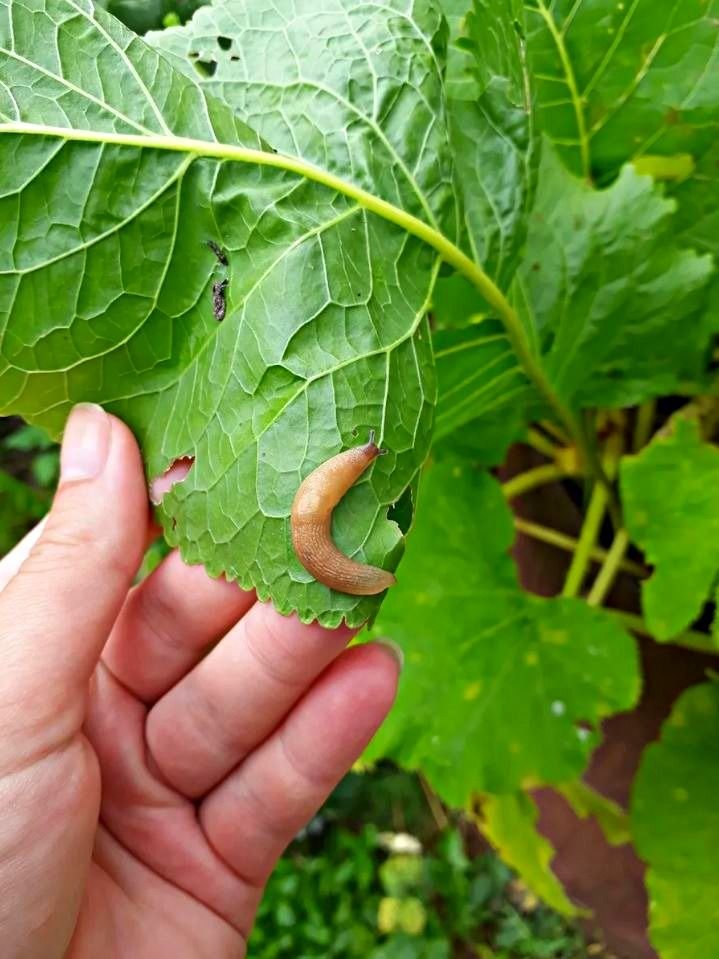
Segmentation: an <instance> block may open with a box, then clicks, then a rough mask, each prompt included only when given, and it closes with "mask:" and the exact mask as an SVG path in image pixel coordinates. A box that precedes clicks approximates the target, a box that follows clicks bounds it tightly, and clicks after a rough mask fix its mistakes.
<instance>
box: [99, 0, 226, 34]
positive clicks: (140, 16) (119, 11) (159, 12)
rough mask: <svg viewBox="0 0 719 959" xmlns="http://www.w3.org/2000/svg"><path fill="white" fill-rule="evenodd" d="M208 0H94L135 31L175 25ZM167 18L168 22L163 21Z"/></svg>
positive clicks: (142, 31) (139, 31)
mask: <svg viewBox="0 0 719 959" xmlns="http://www.w3.org/2000/svg"><path fill="white" fill-rule="evenodd" d="M207 2H208V0H94V3H95V5H96V6H98V7H102V8H103V9H104V10H107V11H108V12H109V13H111V14H112V15H113V16H114V17H117V19H118V20H122V22H123V23H124V24H126V25H127V26H128V27H129V28H130V29H131V30H134V31H135V32H136V33H146V32H147V31H148V30H155V29H157V28H158V27H160V26H168V25H170V24H172V25H175V24H176V23H180V22H182V21H183V20H186V19H187V18H188V17H189V16H191V15H192V14H193V13H194V12H195V10H197V8H198V7H200V6H202V5H203V4H204V3H207ZM167 20H169V23H165V21H167Z"/></svg>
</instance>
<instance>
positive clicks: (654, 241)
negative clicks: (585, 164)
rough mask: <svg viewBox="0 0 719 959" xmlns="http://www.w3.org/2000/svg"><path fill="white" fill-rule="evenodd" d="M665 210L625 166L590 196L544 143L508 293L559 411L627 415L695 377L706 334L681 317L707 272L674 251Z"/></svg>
mask: <svg viewBox="0 0 719 959" xmlns="http://www.w3.org/2000/svg"><path fill="white" fill-rule="evenodd" d="M558 197H561V202H557V198H558ZM674 210H675V202H674V201H673V200H669V199H667V198H665V197H664V196H663V195H662V193H661V192H660V188H657V187H655V186H654V184H653V182H652V180H651V179H650V178H649V177H642V176H639V175H638V174H637V173H636V172H634V170H633V169H632V168H631V167H630V166H627V167H625V168H624V169H623V170H622V172H621V174H620V175H619V177H618V179H617V180H616V181H615V183H614V184H613V185H612V186H611V187H608V188H607V189H604V190H595V189H593V188H591V187H589V186H588V185H586V184H585V183H583V182H582V181H581V180H579V179H577V178H576V177H574V176H573V175H572V174H570V173H568V172H567V171H566V169H565V168H564V166H563V165H562V163H561V162H560V161H559V159H558V157H557V155H556V153H555V152H554V150H553V149H552V148H551V146H550V145H549V144H545V149H544V150H543V155H542V164H541V172H540V180H539V187H538V193H537V202H536V205H535V208H534V210H533V212H532V218H531V225H530V230H529V239H528V242H527V251H526V256H525V259H524V261H523V263H522V267H521V269H520V271H519V274H518V277H517V281H516V286H515V295H516V299H517V303H518V308H519V310H520V313H521V314H522V315H523V317H524V319H525V323H526V325H527V328H528V329H529V330H530V332H531V336H532V338H533V340H534V341H535V342H536V343H537V344H538V348H539V349H540V350H541V351H542V353H543V355H544V363H545V368H546V370H547V373H548V375H549V378H550V379H551V381H552V383H553V385H554V387H555V388H556V389H557V391H558V392H559V393H560V395H561V396H562V397H564V399H565V400H566V401H569V402H572V403H577V404H580V405H583V406H609V407H611V406H622V405H632V404H635V403H639V402H641V401H642V400H644V399H645V398H647V397H649V396H656V395H662V394H664V393H670V392H672V390H674V389H677V388H678V387H680V386H682V385H683V382H684V378H685V376H686V371H688V370H691V371H692V372H693V373H694V374H695V376H696V378H699V377H700V375H701V373H702V372H703V370H704V368H705V365H706V360H707V350H708V345H709V331H708V330H704V329H702V328H701V327H700V326H699V325H698V324H697V328H696V329H692V328H690V329H687V315H689V314H691V312H692V311H693V310H694V309H695V308H696V307H697V305H698V304H700V303H701V296H702V291H703V289H704V287H705V285H706V284H707V282H708V280H709V278H710V277H711V275H712V271H713V262H712V259H711V257H710V256H709V255H706V254H697V253H695V252H693V251H692V250H686V249H681V248H680V247H679V246H678V245H677V243H676V242H675V240H674V237H673V231H674V229H675V227H674V223H673V217H672V214H673V212H674Z"/></svg>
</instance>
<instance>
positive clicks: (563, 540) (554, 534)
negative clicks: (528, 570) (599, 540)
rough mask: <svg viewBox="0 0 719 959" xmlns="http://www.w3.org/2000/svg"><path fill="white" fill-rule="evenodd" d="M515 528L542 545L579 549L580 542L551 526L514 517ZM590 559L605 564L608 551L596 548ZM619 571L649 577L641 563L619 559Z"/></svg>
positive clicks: (568, 550)
mask: <svg viewBox="0 0 719 959" xmlns="http://www.w3.org/2000/svg"><path fill="white" fill-rule="evenodd" d="M514 526H515V528H516V530H517V531H518V532H519V533H523V534H524V535H525V536H530V537H531V538H532V539H536V540H538V541H539V542H540V543H547V545H548V546H555V547H556V548H557V549H562V550H564V551H565V552H567V553H574V552H575V551H576V549H577V545H578V540H576V539H575V538H574V537H573V536H567V535H566V533H560V532H559V530H556V529H551V528H550V527H549V526H541V525H540V524H539V523H532V522H530V520H526V519H522V517H521V516H515V517H514ZM589 557H590V559H591V560H592V562H595V563H604V562H605V561H606V560H608V558H609V553H608V552H607V550H605V549H602V548H601V546H595V547H594V548H593V549H592V550H591V552H590V554H589ZM617 568H618V569H620V570H622V571H623V572H625V573H629V574H630V575H632V576H636V577H638V578H639V579H644V578H645V577H646V575H647V571H646V569H645V568H644V567H643V566H642V565H641V564H639V563H635V562H633V561H632V560H631V559H624V558H621V559H619V563H618V567H617Z"/></svg>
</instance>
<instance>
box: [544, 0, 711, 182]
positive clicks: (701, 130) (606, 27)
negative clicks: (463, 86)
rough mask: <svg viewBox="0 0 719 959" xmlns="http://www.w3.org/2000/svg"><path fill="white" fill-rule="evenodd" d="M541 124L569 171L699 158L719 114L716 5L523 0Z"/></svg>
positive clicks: (606, 172)
mask: <svg viewBox="0 0 719 959" xmlns="http://www.w3.org/2000/svg"><path fill="white" fill-rule="evenodd" d="M525 7H526V10H527V25H528V29H529V34H528V47H529V52H530V62H531V64H532V68H533V69H532V72H533V76H534V79H535V83H536V88H537V101H538V119H539V123H540V125H541V126H542V128H543V129H544V130H545V131H546V132H547V133H548V134H549V136H550V137H551V138H552V140H553V141H554V142H555V144H557V147H558V148H559V150H560V152H561V156H562V159H563V160H564V162H565V163H566V164H567V166H568V167H569V168H570V169H571V170H573V171H574V172H575V173H577V174H579V175H582V176H585V177H589V176H590V175H592V174H594V175H595V176H598V177H600V178H602V179H603V178H605V177H607V176H611V175H613V174H614V173H615V172H616V171H617V170H618V169H619V167H620V166H621V165H622V164H623V163H624V162H626V161H627V160H628V159H630V158H632V157H634V156H637V155H641V154H643V153H653V154H662V155H672V154H676V153H689V154H692V155H694V156H697V155H700V154H701V153H703V152H704V150H705V149H706V148H707V146H708V145H709V144H710V143H712V142H713V140H714V139H715V138H716V135H717V130H718V126H719V124H718V121H717V115H718V111H719V33H718V32H717V29H716V21H717V17H719V3H718V2H717V0H672V2H666V3H665V2H660V3H657V0H627V2H619V3H618V2H617V0H593V2H591V3H582V2H579V3H577V2H576V0H527V2H526V3H525Z"/></svg>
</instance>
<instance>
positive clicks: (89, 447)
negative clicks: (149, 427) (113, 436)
mask: <svg viewBox="0 0 719 959" xmlns="http://www.w3.org/2000/svg"><path fill="white" fill-rule="evenodd" d="M109 452H110V418H109V417H108V415H107V413H106V412H105V411H104V410H103V408H102V407H101V406H96V405H95V404H94V403H78V404H77V406H75V407H73V409H72V412H71V413H70V417H69V419H68V421H67V424H66V426H65V435H64V437H63V440H62V452H61V454H60V481H61V482H62V483H73V482H77V481H78V480H90V479H95V477H96V476H99V475H100V473H102V471H103V469H104V468H105V463H106V462H107V454H108V453H109Z"/></svg>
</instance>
